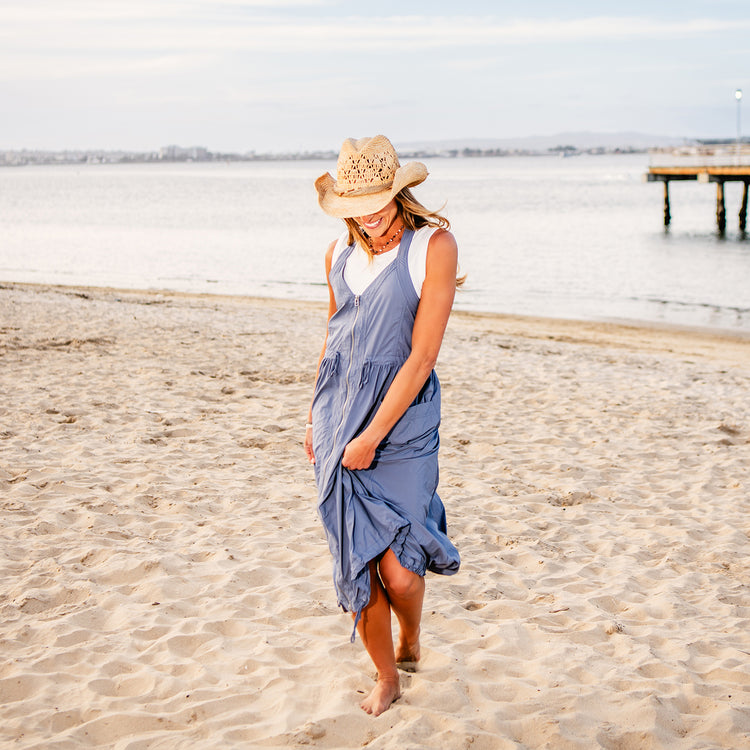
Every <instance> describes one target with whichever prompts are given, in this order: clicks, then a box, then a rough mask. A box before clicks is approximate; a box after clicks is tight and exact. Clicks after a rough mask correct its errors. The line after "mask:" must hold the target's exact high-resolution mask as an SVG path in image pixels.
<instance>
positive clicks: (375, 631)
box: [357, 560, 401, 716]
mask: <svg viewBox="0 0 750 750" xmlns="http://www.w3.org/2000/svg"><path fill="white" fill-rule="evenodd" d="M370 589H371V593H370V603H369V604H368V605H367V606H366V607H365V608H364V609H363V610H362V616H361V617H360V620H359V623H358V624H357V632H358V633H359V637H360V638H361V639H362V643H364V645H365V648H366V649H367V653H368V654H369V655H370V658H371V659H372V662H373V664H374V665H375V669H377V670H378V681H377V683H376V684H375V687H374V688H373V689H372V692H371V693H370V695H368V696H367V698H365V699H364V700H363V701H362V702H361V703H360V704H359V705H360V707H361V708H362V710H363V711H366V712H367V713H368V714H374V715H375V716H379V715H380V714H382V713H383V711H385V710H386V709H387V708H388V707H389V706H390V705H391V703H393V701H395V700H396V699H397V698H399V697H400V695H401V691H400V689H399V678H398V669H397V667H396V655H395V652H394V650H393V635H392V633H391V605H390V603H389V601H388V596H387V594H386V592H385V589H384V588H383V584H382V583H381V581H380V577H379V575H378V568H377V563H376V561H375V560H373V561H372V562H370Z"/></svg>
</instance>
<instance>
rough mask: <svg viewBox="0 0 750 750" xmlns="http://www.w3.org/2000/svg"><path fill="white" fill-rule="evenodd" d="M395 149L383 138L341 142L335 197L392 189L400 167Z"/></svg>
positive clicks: (376, 137)
mask: <svg viewBox="0 0 750 750" xmlns="http://www.w3.org/2000/svg"><path fill="white" fill-rule="evenodd" d="M400 166H401V165H400V164H399V161H398V156H397V155H396V149H394V148H393V145H392V144H391V142H390V141H389V140H388V139H387V138H386V137H385V136H384V135H376V136H374V137H373V138H360V139H359V140H358V141H355V140H354V139H353V138H348V139H347V140H345V141H344V144H343V145H342V147H341V152H340V153H339V158H338V162H337V164H336V182H335V183H334V186H333V189H334V192H335V193H336V194H337V195H341V196H344V195H346V196H355V195H367V194H369V193H376V192H379V191H381V190H386V189H388V188H390V187H391V185H393V180H394V178H395V175H396V170H397V169H398V168H399V167H400Z"/></svg>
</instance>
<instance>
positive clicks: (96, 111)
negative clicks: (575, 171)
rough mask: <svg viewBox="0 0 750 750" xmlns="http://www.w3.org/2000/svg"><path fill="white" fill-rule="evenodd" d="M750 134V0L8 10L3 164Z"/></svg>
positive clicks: (0, 46) (129, 2)
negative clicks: (352, 146)
mask: <svg viewBox="0 0 750 750" xmlns="http://www.w3.org/2000/svg"><path fill="white" fill-rule="evenodd" d="M737 88H743V89H744V90H745V93H746V96H745V99H744V101H743V105H744V107H743V112H745V111H746V112H747V114H746V115H745V116H744V121H745V122H746V123H747V128H746V129H745V128H743V130H745V131H746V132H747V133H748V134H750V2H748V0H649V2H644V1H643V0H629V2H622V1H620V2H608V1H607V0H576V1H575V2H566V3H564V2H552V1H551V0H538V1H537V0H526V1H525V2H518V0H512V1H511V2H506V0H431V1H430V2H419V1H418V2H408V0H381V2H368V3H362V2H358V1H356V0H348V1H347V0H0V149H21V148H49V149H59V148H124V149H131V150H141V149H142V150H152V149H156V148H158V147H159V146H163V145H166V144H171V143H176V144H180V145H183V146H189V145H203V146H206V147H208V148H209V149H211V150H216V151H221V150H228V151H240V152H244V151H249V150H256V151H286V150H308V149H318V148H325V149H329V148H330V149H338V146H339V144H340V143H341V141H342V139H343V138H344V137H347V136H357V137H359V136H363V135H371V134H374V133H376V132H383V133H386V134H387V135H389V136H390V137H391V138H392V139H393V140H394V141H396V142H400V143H405V142H414V141H426V140H442V139H461V138H495V137H497V138H506V137H518V136H525V135H549V134H555V133H561V132H566V131H581V130H585V131H600V132H615V131H638V132H642V133H649V134H659V135H669V136H678V137H734V136H735V135H736V112H737V105H736V101H735V97H734V92H735V89H737Z"/></svg>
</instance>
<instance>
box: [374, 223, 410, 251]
mask: <svg viewBox="0 0 750 750" xmlns="http://www.w3.org/2000/svg"><path fill="white" fill-rule="evenodd" d="M403 231H404V225H403V224H402V225H401V226H400V227H399V228H398V229H397V230H396V233H395V234H394V235H393V236H392V237H391V238H390V239H389V240H387V241H386V243H385V245H383V247H380V248H378V249H377V250H376V249H375V248H374V247H373V246H372V239H371V238H370V237H368V238H367V244H368V245H369V246H370V251H371V252H372V254H373V255H380V254H381V253H384V252H385V251H386V250H387V249H388V245H390V244H391V243H392V242H394V241H395V240H397V239H398V238H399V237H400V236H401V233H402V232H403Z"/></svg>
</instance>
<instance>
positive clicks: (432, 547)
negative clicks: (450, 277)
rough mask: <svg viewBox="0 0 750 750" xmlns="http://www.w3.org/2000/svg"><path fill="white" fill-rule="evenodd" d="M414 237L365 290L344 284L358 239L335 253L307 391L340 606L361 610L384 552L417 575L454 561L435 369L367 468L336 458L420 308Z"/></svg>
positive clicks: (403, 349) (368, 408) (389, 373)
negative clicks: (411, 262) (327, 311)
mask: <svg viewBox="0 0 750 750" xmlns="http://www.w3.org/2000/svg"><path fill="white" fill-rule="evenodd" d="M412 235H413V233H412V232H411V231H408V230H407V231H405V232H404V234H403V237H402V239H401V243H400V247H399V249H398V256H397V258H396V260H395V261H393V262H392V263H391V264H390V265H389V266H388V267H387V268H386V269H384V270H383V271H382V272H381V273H380V274H379V275H378V276H377V277H376V278H375V280H374V281H373V282H372V283H371V284H370V285H369V286H368V287H367V288H366V289H365V291H364V292H362V294H359V295H355V294H354V293H352V291H351V289H349V287H348V285H347V284H346V282H345V281H344V268H345V266H346V261H347V260H348V258H349V256H350V255H351V253H352V252H353V250H354V245H350V246H349V247H348V248H346V250H344V252H342V253H341V255H340V256H339V257H338V258H337V259H336V262H335V263H334V264H333V267H332V268H331V272H330V277H329V280H330V283H331V287H332V289H333V293H334V296H335V299H336V312H335V313H334V314H333V315H332V316H331V319H330V321H329V323H328V340H327V344H326V350H325V354H324V357H323V359H322V361H321V363H320V369H319V371H318V379H317V382H316V384H315V394H314V397H313V407H312V419H313V424H314V427H313V451H314V453H315V480H316V484H317V488H318V512H319V514H320V517H321V520H322V522H323V526H324V527H325V531H326V536H327V539H328V546H329V548H330V550H331V554H332V556H333V579H334V585H335V588H336V593H337V596H338V603H339V605H341V607H343V608H344V609H345V610H346V611H349V612H355V613H357V615H358V616H359V614H360V613H361V611H362V609H363V608H364V607H365V606H366V605H367V604H368V603H369V601H370V572H369V566H368V563H369V562H370V560H372V559H374V558H376V557H378V556H379V555H381V554H382V553H383V552H385V551H386V550H387V549H389V548H390V549H392V550H393V552H394V553H395V555H396V557H397V558H398V560H399V562H400V563H401V565H402V566H403V567H405V568H407V569H408V570H411V571H413V572H415V573H417V574H418V575H424V574H425V571H427V570H431V571H433V572H435V573H442V574H447V575H450V574H453V573H455V572H456V571H457V570H458V567H459V562H460V559H459V555H458V551H457V550H456V548H455V547H454V546H453V544H452V543H451V542H450V540H449V539H448V537H447V535H446V519H445V509H444V507H443V503H442V501H441V500H440V497H439V496H438V494H437V491H436V490H437V485H438V461H437V458H438V445H439V438H438V426H439V424H440V384H439V382H438V378H437V375H436V374H435V371H434V370H433V371H432V373H431V374H430V376H429V377H428V378H427V380H426V382H425V384H424V386H423V387H422V389H421V390H420V392H419V394H418V395H417V397H416V399H415V400H414V402H413V403H412V404H411V405H410V406H409V408H408V409H407V410H406V412H405V413H404V415H403V416H402V417H401V419H399V421H398V422H397V423H396V424H395V426H394V427H393V429H392V430H391V431H390V433H389V434H388V435H387V436H386V437H385V439H384V440H383V441H382V443H381V444H380V445H379V446H378V448H377V450H376V452H375V458H374V460H373V463H372V464H371V466H370V467H369V468H368V469H363V470H356V471H352V470H349V469H345V468H344V467H343V466H342V465H341V458H342V456H343V453H344V448H345V447H346V445H347V443H349V442H350V441H351V440H352V439H353V438H354V437H356V436H357V435H358V434H359V433H360V432H362V430H363V429H364V428H365V427H366V426H367V425H368V424H369V422H370V420H371V419H372V418H373V416H374V415H375V412H376V411H377V409H378V407H379V406H380V404H381V402H382V400H383V398H384V397H385V394H386V392H387V391H388V388H389V387H390V385H391V383H392V382H393V378H394V377H395V376H396V373H397V372H398V371H399V369H400V368H401V366H402V365H403V363H404V362H405V360H406V358H407V357H408V356H409V353H410V352H411V337H412V329H413V327H414V317H415V315H416V312H417V307H418V305H419V296H418V295H417V293H416V292H415V291H414V285H413V283H412V280H411V277H410V275H409V266H408V257H409V246H410V244H411V239H412Z"/></svg>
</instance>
